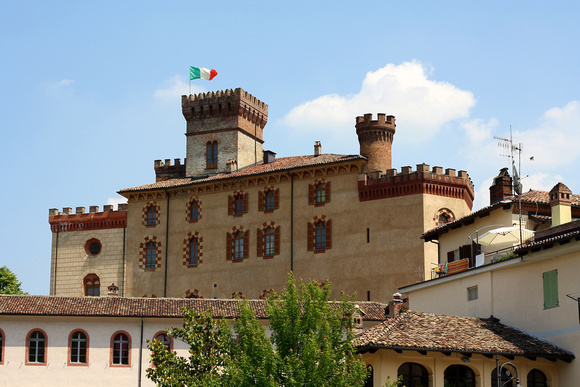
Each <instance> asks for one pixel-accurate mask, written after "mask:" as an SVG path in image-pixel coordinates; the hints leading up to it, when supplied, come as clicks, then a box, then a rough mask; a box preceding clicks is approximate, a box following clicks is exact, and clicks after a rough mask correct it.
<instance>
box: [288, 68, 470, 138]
mask: <svg viewBox="0 0 580 387" xmlns="http://www.w3.org/2000/svg"><path fill="white" fill-rule="evenodd" d="M474 105H475V98H474V96H473V94H472V93H471V92H469V91H465V90H461V89H459V88H457V87H455V86H454V85H452V84H450V83H447V82H438V81H434V80H430V79H428V76H427V71H426V68H425V66H423V65H422V64H421V63H419V62H416V61H413V62H404V63H401V64H400V65H398V66H397V65H394V64H388V65H386V66H385V67H383V68H380V69H378V70H377V71H374V72H372V71H371V72H369V73H367V75H366V77H365V79H364V81H363V83H362V86H361V89H360V91H359V92H358V93H356V94H353V95H337V94H329V95H323V96H321V97H318V98H316V99H314V100H312V101H308V102H305V103H303V104H301V105H299V106H296V107H294V108H293V109H292V110H291V111H290V112H288V113H287V114H286V115H285V116H284V117H283V118H282V123H283V124H286V125H288V126H290V127H292V128H294V129H295V130H296V131H306V130H309V128H313V127H316V128H317V132H319V131H321V132H331V133H332V134H333V137H345V138H349V137H348V136H345V135H349V134H351V133H352V131H353V126H354V118H355V117H357V116H362V115H363V114H365V113H373V115H374V116H376V113H386V114H392V113H393V112H396V119H397V122H399V123H400V122H403V123H404V124H403V125H404V127H405V128H409V129H410V128H412V130H406V131H401V133H397V140H398V141H405V139H406V140H407V141H424V142H426V141H428V140H429V139H430V138H431V137H432V136H433V135H434V134H435V133H437V132H438V131H439V130H440V129H441V127H442V125H443V124H445V123H446V122H449V121H452V120H456V119H460V118H465V117H468V116H469V110H470V109H471V108H472V107H473V106H474Z"/></svg>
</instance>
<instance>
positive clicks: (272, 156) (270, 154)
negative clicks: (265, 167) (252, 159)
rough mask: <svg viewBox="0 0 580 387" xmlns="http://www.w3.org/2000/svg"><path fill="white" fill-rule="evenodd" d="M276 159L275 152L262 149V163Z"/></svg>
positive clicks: (268, 162)
mask: <svg viewBox="0 0 580 387" xmlns="http://www.w3.org/2000/svg"><path fill="white" fill-rule="evenodd" d="M274 161H276V153H275V152H272V151H270V150H265V151H264V164H270V163H273V162H274Z"/></svg>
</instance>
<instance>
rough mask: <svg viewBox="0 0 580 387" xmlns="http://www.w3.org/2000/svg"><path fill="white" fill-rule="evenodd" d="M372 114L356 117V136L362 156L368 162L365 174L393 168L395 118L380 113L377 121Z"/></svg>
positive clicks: (364, 169)
mask: <svg viewBox="0 0 580 387" xmlns="http://www.w3.org/2000/svg"><path fill="white" fill-rule="evenodd" d="M372 116H373V115H372V114H370V113H368V114H365V115H364V116H363V117H360V116H359V117H356V125H355V127H356V134H357V135H358V142H359V145H360V154H361V155H363V156H365V157H366V158H367V159H368V161H367V163H366V165H365V166H364V167H363V172H371V171H381V172H382V173H384V172H385V171H386V170H388V169H390V168H391V147H392V144H393V136H394V135H395V128H396V124H395V116H387V115H386V114H385V113H378V114H377V119H376V120H373V119H372Z"/></svg>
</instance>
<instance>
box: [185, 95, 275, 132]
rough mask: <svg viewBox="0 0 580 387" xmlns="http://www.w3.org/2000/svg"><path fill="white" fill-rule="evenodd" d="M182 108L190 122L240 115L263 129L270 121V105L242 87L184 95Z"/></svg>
mask: <svg viewBox="0 0 580 387" xmlns="http://www.w3.org/2000/svg"><path fill="white" fill-rule="evenodd" d="M181 110H182V112H183V116H184V117H185V119H186V120H187V121H188V123H189V122H190V121H192V120H204V119H208V118H225V117H236V116H239V117H242V118H244V119H245V120H247V121H250V122H251V123H252V124H256V125H259V126H260V128H261V129H263V128H264V126H265V125H266V123H267V122H268V105H267V104H266V103H264V102H262V101H260V100H259V99H258V98H256V97H254V96H253V95H252V94H250V93H248V92H247V91H245V90H243V89H241V88H237V89H235V90H232V89H228V90H224V91H221V90H220V91H210V92H207V93H199V94H190V95H189V96H187V95H182V96H181ZM188 133H189V131H188Z"/></svg>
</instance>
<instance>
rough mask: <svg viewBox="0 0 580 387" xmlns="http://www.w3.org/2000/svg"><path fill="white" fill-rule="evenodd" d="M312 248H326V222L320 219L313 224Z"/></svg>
mask: <svg viewBox="0 0 580 387" xmlns="http://www.w3.org/2000/svg"><path fill="white" fill-rule="evenodd" d="M314 250H315V251H321V250H326V223H325V222H324V221H322V220H321V221H319V222H317V223H316V224H315V225H314Z"/></svg>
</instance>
